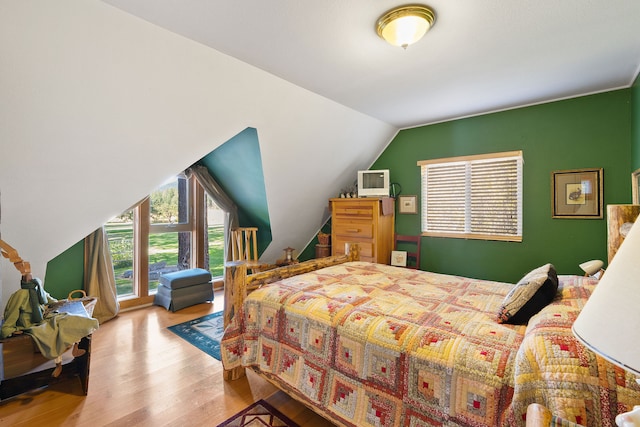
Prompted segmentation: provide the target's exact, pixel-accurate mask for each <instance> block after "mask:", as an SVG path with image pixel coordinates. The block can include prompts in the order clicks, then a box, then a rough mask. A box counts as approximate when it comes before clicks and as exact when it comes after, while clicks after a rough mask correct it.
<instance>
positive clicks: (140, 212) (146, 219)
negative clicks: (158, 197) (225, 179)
mask: <svg viewBox="0 0 640 427" xmlns="http://www.w3.org/2000/svg"><path fill="white" fill-rule="evenodd" d="M187 180H188V181H187V193H188V196H187V197H188V210H189V214H188V217H189V220H188V223H176V224H151V216H150V211H151V207H150V204H151V202H150V199H149V197H146V198H145V199H144V200H142V201H141V202H139V203H138V204H136V205H135V206H134V207H132V208H131V209H132V210H133V212H134V215H133V235H134V237H133V245H134V249H133V254H134V256H133V275H134V277H133V295H123V296H119V297H118V302H119V304H120V308H121V309H127V308H133V307H138V306H141V305H146V304H152V303H153V300H154V298H155V294H153V293H150V291H149V235H150V234H151V233H164V232H176V233H177V232H181V231H188V232H190V233H191V265H192V267H194V268H195V267H199V268H204V267H205V251H206V250H207V249H208V248H206V247H205V246H206V245H205V240H204V231H203V230H204V224H205V215H206V206H205V203H206V198H205V193H204V189H203V188H202V187H201V186H200V185H199V184H198V182H197V180H196V179H195V178H194V177H189V178H187Z"/></svg>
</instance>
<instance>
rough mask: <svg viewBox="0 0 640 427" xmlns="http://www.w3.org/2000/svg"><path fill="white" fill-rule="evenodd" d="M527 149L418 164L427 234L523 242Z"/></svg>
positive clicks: (423, 222) (423, 220) (424, 230)
mask: <svg viewBox="0 0 640 427" xmlns="http://www.w3.org/2000/svg"><path fill="white" fill-rule="evenodd" d="M522 164H523V159H522V152H521V151H511V152H506V153H496V154H488V155H479V156H466V157H453V158H448V159H435V160H426V161H420V162H418V165H419V166H420V167H421V175H422V232H423V233H424V234H425V235H431V236H442V237H459V238H467V239H469V238H471V239H487V240H509V241H521V240H522Z"/></svg>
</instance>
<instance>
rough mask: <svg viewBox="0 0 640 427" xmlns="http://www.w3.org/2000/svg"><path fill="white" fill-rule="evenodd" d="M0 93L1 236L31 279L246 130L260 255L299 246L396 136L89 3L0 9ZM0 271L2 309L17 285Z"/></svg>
mask: <svg viewBox="0 0 640 427" xmlns="http://www.w3.org/2000/svg"><path fill="white" fill-rule="evenodd" d="M256 42H258V43H259V40H257V41H256ZM0 94H1V98H0V99H1V102H0V191H1V192H2V208H3V211H2V221H3V224H2V236H3V238H4V239H5V240H6V241H7V242H8V243H9V244H11V245H12V246H13V247H15V248H16V249H17V250H18V252H19V253H20V255H21V256H22V257H23V258H24V259H25V260H27V261H30V262H31V264H32V269H33V271H34V274H35V275H36V276H39V277H44V272H45V268H46V263H47V262H48V261H49V260H50V259H52V258H53V257H55V256H57V255H58V254H60V253H61V252H63V251H64V250H66V249H67V248H69V247H70V246H71V245H73V244H74V243H76V242H77V241H79V240H81V239H82V238H83V237H84V236H85V235H87V234H89V233H90V232H91V231H92V230H94V229H95V228H97V227H98V226H100V225H101V224H103V223H104V222H105V221H106V220H108V219H109V218H111V217H112V216H114V215H116V214H118V213H120V212H121V211H123V210H125V209H126V208H128V207H129V206H131V205H132V204H133V203H135V202H136V201H138V199H140V198H141V197H143V196H144V195H146V194H148V193H149V192H150V191H151V190H152V189H154V188H155V187H156V186H158V185H159V184H160V183H162V182H163V181H164V180H165V179H166V178H167V177H169V176H171V175H173V174H175V173H176V172H179V171H181V170H183V169H184V168H185V167H187V166H188V165H190V164H191V163H193V162H194V161H196V160H198V159H199V158H201V157H202V156H204V155H205V154H207V153H209V152H211V151H212V150H213V149H215V148H216V147H217V146H218V145H220V144H222V143H224V142H225V141H226V140H228V139H229V138H231V137H232V136H234V135H235V134H237V133H238V132H240V131H241V130H243V129H245V128H246V127H248V126H252V127H255V128H256V129H257V130H258V136H259V138H260V144H261V150H262V160H263V163H264V164H263V169H264V175H265V181H266V188H267V200H268V203H269V211H270V217H271V222H272V232H273V242H272V244H271V245H270V247H269V248H268V250H267V252H266V253H265V255H264V258H265V259H276V258H278V257H279V256H280V255H281V253H282V248H284V247H287V246H292V247H295V248H299V249H302V248H303V247H304V246H305V245H306V244H307V242H308V241H309V240H310V239H311V238H312V237H313V236H314V234H315V232H316V231H317V230H318V228H319V227H320V225H321V222H322V220H323V214H324V213H325V212H326V209H325V207H326V205H327V198H328V197H331V196H334V195H335V194H336V193H337V192H338V191H339V189H340V188H341V187H344V186H346V185H347V184H349V183H351V182H352V181H353V180H354V178H355V170H357V169H359V168H366V167H368V166H369V165H370V164H371V162H372V161H373V160H374V159H375V157H376V156H377V155H378V153H379V152H380V151H381V150H382V149H383V147H385V146H386V144H387V143H388V142H389V141H390V140H391V138H392V137H393V136H394V135H395V133H396V132H397V129H395V128H394V127H392V126H390V125H388V124H386V123H383V122H380V121H378V120H375V119H373V118H371V117H368V116H365V115H363V114H360V113H358V112H356V111H353V110H351V109H348V108H346V107H344V106H341V105H339V104H337V103H335V102H332V101H330V100H327V99H326V98H323V97H320V96H318V95H316V94H314V93H311V92H309V91H307V90H304V89H301V88H299V87H297V86H295V85H292V84H290V83H288V82H286V81H283V80H281V79H279V78H276V77H274V76H272V75H270V74H268V73H265V72H263V71H261V70H259V69H256V68H254V67H252V66H249V65H247V64H245V63H242V62H239V61H237V60H235V59H234V58H231V57H228V56H225V55H223V54H221V53H219V52H217V51H213V50H211V49H209V48H206V47H204V46H202V45H200V44H197V43H195V42H192V41H190V40H187V39H185V38H182V37H180V36H177V35H175V34H173V33H170V32H168V31H166V30H163V29H161V28H158V27H155V26H153V25H151V24H149V23H147V22H145V21H142V20H140V19H138V18H135V17H133V16H131V15H128V14H126V13H124V12H122V11H120V10H118V9H115V8H112V7H111V6H108V5H106V4H104V3H102V2H99V1H97V0H57V1H55V2H53V1H48V0H0ZM2 262H3V263H4V264H3V265H2V267H3V268H2V275H3V279H4V280H2V283H3V285H4V289H3V292H2V304H1V305H2V306H4V302H6V300H7V298H8V296H9V295H10V294H11V293H12V292H13V291H14V290H15V289H17V288H18V287H19V278H18V272H17V271H16V270H15V269H14V268H13V266H11V265H10V264H8V262H7V261H6V260H4V259H3V260H2ZM45 286H46V283H45Z"/></svg>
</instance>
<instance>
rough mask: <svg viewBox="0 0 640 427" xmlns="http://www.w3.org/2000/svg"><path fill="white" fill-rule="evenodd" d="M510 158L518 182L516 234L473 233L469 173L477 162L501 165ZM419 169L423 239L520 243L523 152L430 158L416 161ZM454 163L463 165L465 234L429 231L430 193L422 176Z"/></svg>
mask: <svg viewBox="0 0 640 427" xmlns="http://www.w3.org/2000/svg"><path fill="white" fill-rule="evenodd" d="M509 159H515V160H516V173H517V181H516V184H515V185H516V186H515V191H516V204H517V206H516V208H515V211H516V215H517V216H516V224H515V228H516V232H515V234H493V233H479V232H472V231H470V230H471V225H470V222H471V221H472V218H473V215H472V212H471V203H470V200H471V193H470V191H471V188H470V185H471V174H472V169H471V167H472V166H471V165H473V164H480V163H489V162H492V161H495V162H500V161H506V160H509ZM417 164H418V166H419V167H420V178H421V181H420V186H421V198H422V203H421V213H420V218H421V234H422V235H423V236H431V237H448V238H456V239H476V240H496V241H508V242H522V234H523V232H522V229H523V227H522V223H523V208H522V206H523V195H522V193H523V191H522V188H523V170H524V157H523V153H522V150H517V151H507V152H500V153H488V154H479V155H469V156H458V157H447V158H439V159H430V160H420V161H418V163H417ZM454 164H456V165H458V166H460V165H464V167H465V172H464V174H465V175H464V184H463V187H464V188H463V190H464V198H465V206H464V210H463V213H464V231H463V232H459V231H444V230H442V229H440V230H437V229H436V230H434V229H431V230H429V229H428V218H427V204H428V196H427V193H428V191H429V189H428V188H425V184H426V177H425V173H426V170H427V169H428V168H429V167H434V166H441V167H443V168H444V167H446V166H447V165H450V166H453V165H454Z"/></svg>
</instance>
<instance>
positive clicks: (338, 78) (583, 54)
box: [103, 0, 640, 128]
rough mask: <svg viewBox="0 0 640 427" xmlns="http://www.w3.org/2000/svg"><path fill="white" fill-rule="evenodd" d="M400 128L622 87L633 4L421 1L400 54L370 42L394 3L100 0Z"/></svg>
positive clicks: (637, 62) (635, 31)
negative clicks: (431, 14) (426, 28)
mask: <svg viewBox="0 0 640 427" xmlns="http://www.w3.org/2000/svg"><path fill="white" fill-rule="evenodd" d="M103 1H105V2H106V3H109V4H111V5H114V6H116V7H118V8H120V9H122V10H125V11H127V12H129V13H131V14H133V15H136V16H138V17H140V18H143V19H145V20H147V21H150V22H152V23H155V24H157V25H159V26H161V27H164V28H166V29H168V30H170V31H173V32H175V33H178V34H181V35H183V36H185V37H188V38H191V39H193V40H196V41H198V42H200V43H203V44H205V45H208V46H211V47H212V48H214V49H216V50H219V51H221V52H223V53H226V54H228V55H230V56H233V57H235V58H238V59H240V60H242V61H244V62H247V63H249V64H251V65H254V66H256V67H258V68H260V69H263V70H265V71H268V72H269V73H272V74H274V75H276V76H279V77H281V78H283V79H285V80H287V81H289V82H291V83H294V84H296V85H299V86H301V87H303V88H306V89H308V90H310V91H313V92H315V93H317V94H320V95H322V96H325V97H327V98H330V99H332V100H334V101H336V102H339V103H341V104H344V105H346V106H348V107H351V108H353V109H355V110H357V111H360V112H362V113H365V114H367V115H370V116H372V117H375V118H377V119H380V120H383V121H385V122H387V123H389V124H392V125H394V126H396V127H400V128H405V127H412V126H417V125H422V124H428V123H434V122H439V121H444V120H449V119H453V118H459V117H465V116H470V115H476V114H480V113H484V112H488V111H496V110H502V109H508V108H512V107H517V106H522V105H529V104H536V103H541V102H546V101H550V100H557V99H562V98H569V97H574V96H578V95H583V94H587V93H595V92H601V91H607V90H612V89H618V88H622V87H628V86H629V85H631V84H632V83H633V80H634V78H635V76H636V75H637V73H638V69H639V66H640V1H638V0H562V1H558V0H535V1H532V0H429V1H428V2H427V4H428V5H429V6H431V7H432V8H433V9H434V10H435V12H436V23H435V25H434V27H433V28H432V29H431V31H430V32H429V33H427V35H426V36H425V38H424V39H423V40H421V41H420V42H419V43H417V44H416V45H413V46H410V47H409V48H408V49H407V50H406V51H405V50H402V49H401V48H397V47H393V46H391V45H389V44H387V43H386V42H384V41H383V40H382V39H380V38H379V37H378V36H377V34H376V32H375V22H376V20H377V18H378V17H379V16H380V15H382V14H383V13H384V12H385V11H386V10H388V9H390V8H392V7H395V6H398V5H401V4H403V3H402V2H398V1H397V0H320V1H302V0H277V1H265V0H241V1H228V0H227V1H223V0H103Z"/></svg>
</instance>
